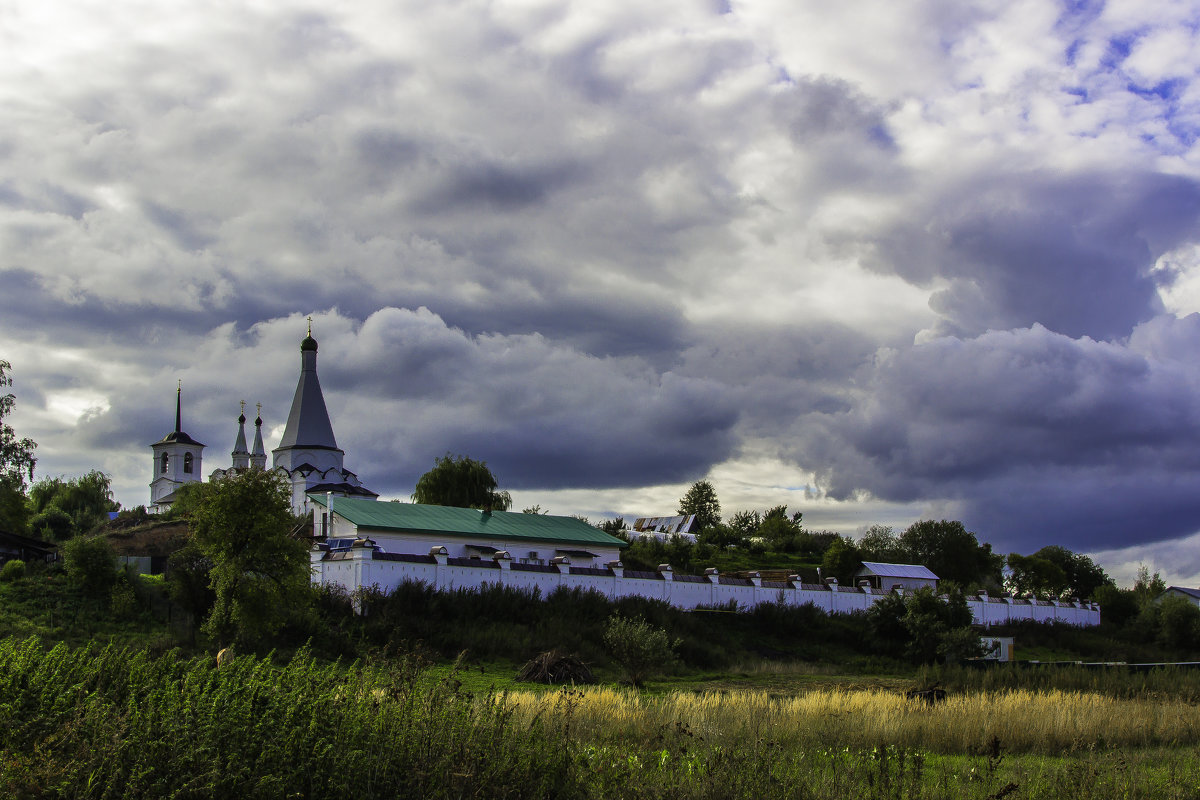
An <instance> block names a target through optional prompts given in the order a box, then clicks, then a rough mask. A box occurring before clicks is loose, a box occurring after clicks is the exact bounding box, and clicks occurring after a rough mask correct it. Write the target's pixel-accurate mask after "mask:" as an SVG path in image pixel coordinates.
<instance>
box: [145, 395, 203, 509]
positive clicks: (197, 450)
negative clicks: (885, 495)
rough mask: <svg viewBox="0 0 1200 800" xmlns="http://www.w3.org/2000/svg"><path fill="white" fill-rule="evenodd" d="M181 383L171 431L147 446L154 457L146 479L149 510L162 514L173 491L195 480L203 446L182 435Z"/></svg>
mask: <svg viewBox="0 0 1200 800" xmlns="http://www.w3.org/2000/svg"><path fill="white" fill-rule="evenodd" d="M182 411H183V382H182V381H180V382H179V385H178V386H177V387H176V388H175V430H174V431H172V432H171V433H168V434H167V435H166V436H164V437H163V438H161V439H159V440H158V441H157V442H155V443H154V444H152V445H150V451H151V452H152V453H153V454H154V462H153V466H152V468H151V469H152V470H153V471H152V472H151V476H152V477H151V479H150V510H151V511H154V512H162V511H166V510H167V509H168V508H170V507H171V503H172V502H173V501H174V499H175V498H174V494H175V490H176V489H178V488H179V487H180V486H183V485H184V484H185V483H192V482H193V481H199V480H200V479H201V478H200V475H201V472H200V466H201V464H200V461H201V458H202V456H203V453H204V445H202V444H200V442H197V441H196V440H195V439H193V438H192V437H190V436H188V435H187V434H186V433H184V432H183V427H182V422H183V413H182Z"/></svg>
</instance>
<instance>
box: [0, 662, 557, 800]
mask: <svg viewBox="0 0 1200 800" xmlns="http://www.w3.org/2000/svg"><path fill="white" fill-rule="evenodd" d="M420 675H421V672H420V670H419V669H418V666H417V665H416V664H414V663H413V662H412V661H411V660H402V661H400V662H398V663H396V664H394V665H392V666H391V667H390V668H388V669H384V670H366V669H360V668H353V669H349V670H335V669H332V668H330V667H328V666H325V667H321V666H318V665H317V663H316V662H315V661H314V660H313V659H312V658H311V656H309V655H308V654H307V653H304V652H301V653H300V654H298V655H297V656H296V657H295V658H293V659H292V661H291V662H290V663H289V664H288V665H286V666H285V667H282V668H279V667H276V666H274V665H273V664H272V663H271V662H270V661H269V660H267V659H256V658H253V657H248V656H246V657H240V658H236V659H234V660H233V661H232V662H231V663H228V664H225V665H222V666H221V667H220V668H219V669H218V668H217V667H216V666H215V664H214V663H213V660H212V659H210V658H199V659H188V660H184V659H180V658H177V657H175V656H174V655H170V654H169V655H166V656H162V657H159V658H151V657H149V656H147V655H145V654H144V653H138V652H132V651H129V650H124V649H119V648H116V647H105V648H101V647H96V646H89V647H85V648H83V649H80V650H74V651H72V650H70V649H68V648H67V647H65V646H62V645H60V646H57V647H55V648H53V649H52V650H50V651H49V652H46V651H45V650H43V649H42V647H41V646H40V644H39V643H38V641H37V640H35V639H29V640H26V641H23V642H17V641H15V640H11V639H9V640H5V641H3V642H0V796H3V797H40V796H49V797H73V798H74V797H78V798H107V797H156V798H157V797H180V798H182V797H247V796H249V797H256V798H257V797H261V798H275V797H279V798H283V797H307V798H321V797H356V798H358V797H363V798H374V797H379V798H384V797H397V796H414V797H434V798H436V797H461V796H470V795H472V794H475V793H477V792H478V791H479V790H480V788H481V787H486V788H487V791H488V792H489V795H488V796H491V797H506V796H508V797H518V796H519V797H555V796H559V795H561V794H563V793H564V792H566V793H570V792H571V791H572V787H571V786H570V785H569V784H568V783H567V782H568V781H569V773H568V771H567V770H566V769H565V764H566V754H565V753H564V752H563V751H562V749H561V748H560V747H557V746H556V745H555V744H554V743H553V742H552V741H551V740H550V739H549V738H547V737H546V736H544V735H542V734H541V731H540V726H539V724H538V723H536V722H534V723H532V724H529V723H523V724H521V725H514V724H513V722H512V720H511V716H510V714H509V712H508V711H507V710H506V707H505V704H503V703H499V702H493V701H492V700H490V699H486V698H485V699H484V700H478V699H477V698H474V697H471V696H469V695H465V694H462V693H460V692H458V691H457V688H456V686H455V684H454V682H453V681H452V680H447V681H439V682H435V683H430V682H428V681H424V682H422V681H421V680H420Z"/></svg>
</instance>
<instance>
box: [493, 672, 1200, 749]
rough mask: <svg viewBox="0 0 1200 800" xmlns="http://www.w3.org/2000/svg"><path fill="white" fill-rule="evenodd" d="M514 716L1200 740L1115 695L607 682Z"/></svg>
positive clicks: (1186, 722)
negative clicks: (930, 697)
mask: <svg viewBox="0 0 1200 800" xmlns="http://www.w3.org/2000/svg"><path fill="white" fill-rule="evenodd" d="M507 701H508V703H510V704H511V706H512V707H513V709H514V713H515V714H516V715H517V717H518V718H519V719H524V720H526V721H532V720H533V719H534V718H540V719H542V720H544V721H547V722H550V723H552V724H558V723H562V722H564V721H565V720H566V719H567V717H568V710H569V717H570V726H571V730H572V732H573V735H578V736H580V737H583V738H585V739H591V740H601V741H602V740H613V741H616V740H627V739H628V737H637V738H642V739H648V738H653V737H655V736H658V735H660V734H662V733H663V732H667V731H673V730H676V729H677V728H678V726H679V725H680V724H683V725H686V726H687V728H688V729H689V730H690V731H691V733H692V734H694V735H697V736H703V737H705V739H706V740H708V741H709V742H710V743H717V744H719V743H724V742H728V743H729V744H735V743H744V742H746V741H747V740H751V741H753V740H766V741H776V742H788V743H796V744H809V745H816V746H824V747H828V746H839V747H840V746H849V747H872V746H876V745H880V744H891V745H899V746H904V747H914V748H921V749H927V750H932V751H936V752H942V753H969V752H978V751H979V750H981V749H982V748H984V747H986V746H987V745H988V743H989V742H990V741H991V740H992V738H993V737H996V738H998V739H999V740H1000V742H1001V744H1002V746H1003V747H1004V749H1005V750H1007V751H1010V752H1014V751H1015V752H1041V753H1056V752H1063V751H1065V750H1071V749H1091V748H1106V747H1148V746H1159V745H1186V744H1197V743H1200V707H1198V706H1195V705H1192V704H1190V703H1187V702H1184V701H1177V700H1161V701H1156V700H1118V699H1113V698H1110V697H1105V696H1103V695H1100V694H1094V693H1080V692H1060V691H1051V692H1029V691H1012V692H999V693H986V694H985V693H979V694H963V695H955V696H951V697H950V698H948V699H947V700H946V702H944V703H940V704H938V705H936V706H928V705H925V704H923V703H919V702H915V701H911V700H908V699H906V698H905V697H904V696H903V695H900V694H898V693H894V692H883V691H840V690H833V691H828V690H825V691H813V692H810V693H808V694H804V695H800V696H796V697H791V698H777V697H771V696H769V695H767V694H765V693H762V692H722V693H700V694H694V693H683V692H678V693H674V694H669V695H663V696H646V695H640V694H637V693H635V692H632V691H624V690H619V689H611V688H589V689H583V690H572V691H571V692H568V693H565V694H562V693H560V694H549V693H548V694H536V693H532V692H529V693H525V692H515V693H511V694H509V695H508V700H507Z"/></svg>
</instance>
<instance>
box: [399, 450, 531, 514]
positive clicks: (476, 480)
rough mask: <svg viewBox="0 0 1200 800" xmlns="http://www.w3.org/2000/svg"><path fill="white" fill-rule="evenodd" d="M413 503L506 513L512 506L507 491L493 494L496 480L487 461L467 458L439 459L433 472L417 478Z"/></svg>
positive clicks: (447, 457)
mask: <svg viewBox="0 0 1200 800" xmlns="http://www.w3.org/2000/svg"><path fill="white" fill-rule="evenodd" d="M412 499H413V502H414V503H421V504H423V505H430V506H454V507H456V508H486V509H492V510H495V511H507V510H508V509H509V506H511V505H512V497H511V496H509V494H508V492H499V491H496V477H495V476H494V475H492V471H491V470H490V469H488V466H487V462H486V461H476V460H475V459H473V458H469V457H468V456H463V455H458V456H452V455H450V454H449V453H447V454H446V455H444V456H442V457H441V458H439V459H438V460H437V461H436V462H435V463H434V465H433V469H431V470H429V471H428V472H426V473H425V474H424V475H422V476H421V477H420V478H419V479H417V485H416V487H415V488H414V489H413V493H412Z"/></svg>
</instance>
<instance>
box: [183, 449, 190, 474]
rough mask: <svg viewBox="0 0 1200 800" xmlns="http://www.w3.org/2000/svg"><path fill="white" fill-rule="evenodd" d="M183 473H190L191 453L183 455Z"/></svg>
mask: <svg viewBox="0 0 1200 800" xmlns="http://www.w3.org/2000/svg"><path fill="white" fill-rule="evenodd" d="M183 471H184V472H186V473H188V474H191V471H192V454H191V453H184V454H183Z"/></svg>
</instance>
